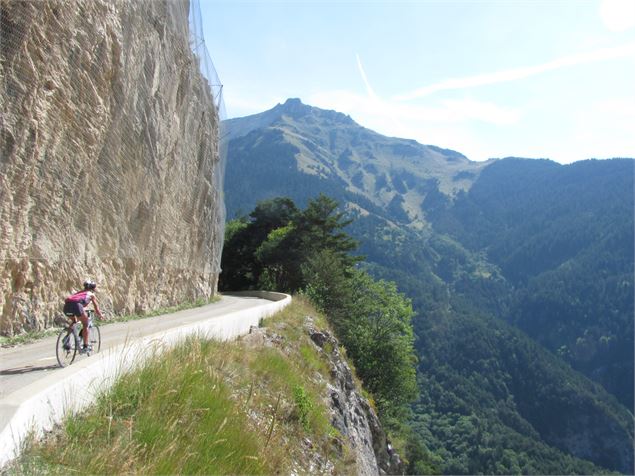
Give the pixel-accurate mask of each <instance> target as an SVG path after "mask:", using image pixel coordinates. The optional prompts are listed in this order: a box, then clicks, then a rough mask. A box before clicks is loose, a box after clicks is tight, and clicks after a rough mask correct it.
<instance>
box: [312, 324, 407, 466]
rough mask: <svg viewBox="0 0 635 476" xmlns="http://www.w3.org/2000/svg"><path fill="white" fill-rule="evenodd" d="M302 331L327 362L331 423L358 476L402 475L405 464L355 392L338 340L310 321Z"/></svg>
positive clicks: (353, 382) (377, 421)
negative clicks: (346, 444)
mask: <svg viewBox="0 0 635 476" xmlns="http://www.w3.org/2000/svg"><path fill="white" fill-rule="evenodd" d="M306 329H307V332H308V334H309V336H310V337H311V340H312V341H313V343H314V344H315V345H316V346H318V347H319V348H320V349H321V350H322V351H323V352H325V353H326V354H327V356H328V359H329V362H330V363H331V382H330V383H329V384H328V390H329V402H328V403H329V408H330V409H331V424H332V425H333V426H334V427H335V428H336V429H337V430H338V431H339V432H340V433H341V434H342V435H343V436H344V437H346V438H347V439H348V440H349V441H350V443H351V446H352V448H353V450H354V452H355V456H356V459H357V467H358V471H359V474H363V475H376V474H403V473H404V471H405V465H404V464H403V463H402V461H401V459H400V458H399V455H398V454H397V453H395V451H394V450H393V448H392V446H391V445H390V442H389V441H388V439H387V438H386V433H385V432H384V430H383V428H382V426H381V423H380V421H379V418H378V417H377V414H376V413H375V411H374V410H373V408H372V407H371V405H370V404H369V403H368V400H367V399H366V398H365V397H364V396H362V395H361V394H360V392H359V391H358V388H357V385H356V384H355V381H354V380H353V373H352V371H351V369H350V367H349V365H348V363H347V362H346V360H345V359H344V358H343V357H342V355H341V353H340V350H339V346H340V344H339V342H338V340H337V339H336V338H335V337H334V336H332V335H331V334H330V333H329V332H326V331H323V330H318V329H316V328H315V327H313V324H312V321H311V320H310V319H307V325H306Z"/></svg>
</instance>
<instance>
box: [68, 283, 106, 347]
mask: <svg viewBox="0 0 635 476" xmlns="http://www.w3.org/2000/svg"><path fill="white" fill-rule="evenodd" d="M96 287H97V284H96V283H95V281H92V280H90V279H87V280H86V281H84V290H83V291H79V292H76V293H74V294H71V295H70V296H68V297H67V298H66V301H65V302H64V314H65V315H66V316H68V317H69V318H72V319H73V323H75V322H77V319H79V320H80V321H81V323H82V325H83V326H84V332H82V337H83V339H84V345H83V347H82V349H81V350H80V351H79V352H80V354H84V353H86V352H87V351H88V350H90V349H89V345H88V332H89V331H88V316H87V315H86V311H85V310H84V307H85V306H88V305H89V304H91V303H92V305H93V307H94V308H95V312H96V313H97V315H98V316H99V318H100V319H103V318H104V316H103V314H102V313H101V311H100V310H99V305H98V304H97V298H96V297H95V293H94V292H93V291H95V288H96Z"/></svg>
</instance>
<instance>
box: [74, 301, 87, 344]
mask: <svg viewBox="0 0 635 476" xmlns="http://www.w3.org/2000/svg"><path fill="white" fill-rule="evenodd" d="M77 319H79V320H80V321H81V322H82V326H83V328H82V338H83V339H84V347H88V332H89V327H88V316H87V315H86V311H84V309H82V315H81V316H78V317H77Z"/></svg>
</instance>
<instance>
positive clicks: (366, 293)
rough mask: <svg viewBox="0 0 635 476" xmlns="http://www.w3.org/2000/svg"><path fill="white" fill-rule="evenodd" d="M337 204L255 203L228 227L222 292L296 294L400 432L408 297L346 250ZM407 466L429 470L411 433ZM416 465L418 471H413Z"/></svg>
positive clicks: (408, 383) (409, 342) (411, 390)
mask: <svg viewBox="0 0 635 476" xmlns="http://www.w3.org/2000/svg"><path fill="white" fill-rule="evenodd" d="M337 206H338V205H337V202H335V201H334V200H333V199H331V198H329V197H327V196H325V195H320V196H318V197H317V198H315V199H312V200H310V201H309V202H308V205H307V207H306V208H305V209H299V208H298V207H297V206H296V205H295V204H294V202H293V201H292V200H291V199H289V198H274V199H271V200H266V201H263V202H260V203H259V204H258V205H257V206H256V208H255V209H254V210H253V211H252V212H251V213H250V214H249V216H247V217H241V218H237V219H235V220H232V221H230V222H229V223H228V224H227V227H226V239H225V247H224V251H223V259H222V268H223V272H222V274H221V279H220V282H219V287H220V289H221V290H245V289H269V290H276V291H281V292H291V293H295V292H302V293H304V294H305V295H307V296H308V297H309V298H310V299H311V300H312V301H313V302H314V303H315V305H316V306H317V307H318V308H319V309H320V310H322V311H324V313H325V314H326V316H327V317H328V319H329V320H330V323H331V325H332V326H333V329H334V331H335V332H336V334H337V336H338V338H339V340H340V342H341V343H342V344H343V345H344V347H345V348H346V351H347V354H348V355H349V356H350V358H351V360H352V361H353V364H354V365H355V368H356V370H357V374H358V376H359V377H360V379H361V380H362V382H363V384H364V387H365V388H366V390H368V391H369V392H370V393H371V394H372V396H373V398H374V400H375V403H376V405H377V408H378V410H379V413H380V417H381V418H382V420H383V421H384V422H385V423H386V424H388V425H389V426H390V427H391V428H392V429H394V430H396V431H402V432H403V431H406V432H407V430H406V428H405V427H404V423H405V422H406V420H407V419H408V418H409V416H410V407H409V404H410V403H411V402H413V401H414V400H415V399H416V397H417V395H418V393H417V381H416V356H415V351H414V333H413V329H412V323H411V320H412V316H413V310H412V305H411V303H410V300H409V299H407V298H405V297H404V296H403V295H402V294H400V293H399V292H398V291H397V287H396V285H395V284H394V283H392V282H389V281H384V280H376V279H374V278H372V277H371V276H370V275H369V274H368V273H367V272H366V271H364V270H362V269H360V267H359V266H357V265H358V264H359V263H360V261H362V258H361V257H359V256H354V255H352V254H351V252H352V251H353V250H355V249H356V247H357V242H356V241H355V240H353V239H352V238H351V237H350V236H349V235H348V234H346V233H345V232H344V231H343V228H344V227H346V226H347V225H348V224H350V221H349V220H347V219H345V217H344V215H343V213H341V212H339V211H338V210H337ZM408 436H409V437H410V441H409V443H408V447H409V448H411V449H412V455H410V456H411V457H410V460H411V464H412V466H411V468H412V470H413V471H416V470H419V471H421V470H425V471H427V472H429V471H430V468H429V467H427V466H425V464H424V462H423V461H422V460H421V458H422V456H421V455H425V454H426V453H425V449H423V448H421V444H420V442H418V441H417V440H416V438H417V437H416V435H415V434H414V433H413V432H411V433H410V434H409V435H408ZM417 468H418V469H417Z"/></svg>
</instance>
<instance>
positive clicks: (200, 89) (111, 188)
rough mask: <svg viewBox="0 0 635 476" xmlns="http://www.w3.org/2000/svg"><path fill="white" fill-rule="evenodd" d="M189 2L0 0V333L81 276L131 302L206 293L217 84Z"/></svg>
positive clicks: (216, 222) (155, 302)
mask: <svg viewBox="0 0 635 476" xmlns="http://www.w3.org/2000/svg"><path fill="white" fill-rule="evenodd" d="M202 32H203V29H202V23H201V15H200V5H199V3H198V0H193V1H191V2H188V1H187V0H163V1H157V0H118V1H112V0H47V1H40V0H1V1H0V108H1V110H2V115H1V116H0V287H1V291H2V292H1V293H0V309H2V316H1V318H0V319H1V320H0V332H2V333H4V334H6V333H13V332H15V331H18V330H21V329H23V328H38V327H43V326H44V327H45V326H46V325H49V324H50V323H51V320H52V316H53V314H54V313H55V312H54V311H55V310H57V308H58V307H59V302H60V301H59V300H60V297H61V296H63V295H64V294H65V293H66V292H67V291H68V290H69V289H70V288H72V287H73V286H77V283H78V282H80V283H81V281H82V280H83V278H84V277H85V276H91V277H93V278H95V279H97V281H98V282H101V283H102V284H104V285H105V287H106V293H105V294H107V296H108V297H107V302H108V304H109V305H111V306H112V308H113V309H114V310H116V311H120V312H130V311H133V312H138V311H143V310H145V309H151V308H156V307H158V306H162V305H168V304H173V303H175V302H178V301H183V300H187V299H193V298H197V297H200V296H209V295H210V294H212V293H213V292H214V291H215V286H216V279H217V275H218V273H219V272H220V255H221V251H222V241H223V227H224V221H225V210H224V202H223V196H222V187H223V174H224V160H225V157H224V154H223V153H221V150H220V148H219V128H220V118H221V117H224V104H223V96H222V84H221V83H220V81H219V79H218V75H217V74H216V71H215V69H214V65H213V63H212V61H211V59H210V57H209V53H208V52H207V48H206V45H205V40H204V37H203V33H202Z"/></svg>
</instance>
